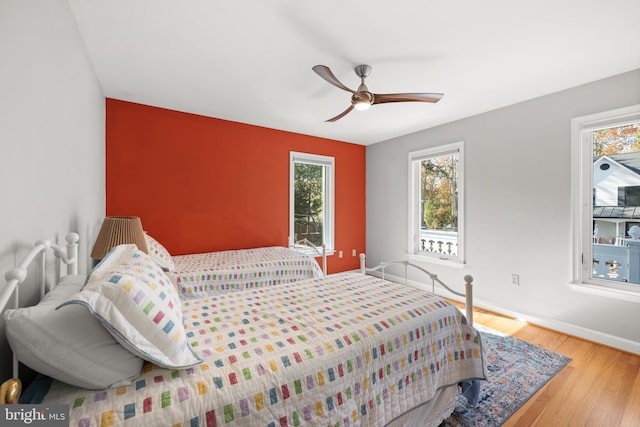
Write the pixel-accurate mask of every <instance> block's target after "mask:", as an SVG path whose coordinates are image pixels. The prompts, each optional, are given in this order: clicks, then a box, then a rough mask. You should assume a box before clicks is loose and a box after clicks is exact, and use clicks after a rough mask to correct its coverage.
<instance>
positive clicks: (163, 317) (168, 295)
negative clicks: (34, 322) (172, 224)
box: [61, 245, 201, 368]
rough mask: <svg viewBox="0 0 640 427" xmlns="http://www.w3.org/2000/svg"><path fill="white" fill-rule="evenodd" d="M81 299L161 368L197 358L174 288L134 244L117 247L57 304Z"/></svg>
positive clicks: (119, 337) (121, 339)
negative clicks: (189, 340) (83, 284)
mask: <svg viewBox="0 0 640 427" xmlns="http://www.w3.org/2000/svg"><path fill="white" fill-rule="evenodd" d="M71 304H81V305H84V306H85V307H87V308H88V309H89V312H90V313H91V314H92V315H93V316H95V317H96V318H97V319H98V320H99V321H100V322H101V323H102V324H103V325H104V326H105V327H106V329H107V330H108V331H109V332H111V334H112V335H113V336H114V337H115V338H116V339H117V340H118V341H119V342H120V344H122V346H124V347H125V348H126V349H128V350H129V351H131V352H132V353H134V354H136V355H138V356H140V357H141V358H143V359H145V360H148V361H150V362H153V363H155V364H156V365H158V366H161V367H164V368H186V367H189V366H193V365H196V364H198V363H200V362H201V360H200V358H198V357H197V356H196V355H195V354H194V353H193V351H192V350H191V347H190V346H189V344H188V342H187V336H186V333H185V331H184V327H183V323H182V305H181V301H180V297H179V295H178V293H177V292H176V290H175V288H174V287H173V285H172V284H171V282H170V281H169V279H168V278H167V276H166V275H165V274H164V272H163V271H162V270H161V269H160V267H159V266H158V265H157V264H156V263H155V262H154V261H153V260H152V259H151V258H150V256H149V255H147V254H145V253H144V252H142V251H140V250H138V249H137V248H136V246H135V245H120V246H116V247H115V248H113V249H112V250H111V252H109V254H107V256H106V257H105V258H104V259H103V260H102V261H101V262H100V263H99V264H98V265H97V266H96V268H95V269H94V270H93V271H92V272H91V274H90V275H89V278H88V281H87V283H86V285H85V286H84V288H82V290H81V291H80V292H78V293H77V294H75V295H73V296H72V297H71V299H70V300H69V301H67V302H65V303H64V304H62V305H61V307H62V306H66V305H71Z"/></svg>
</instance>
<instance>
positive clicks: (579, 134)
mask: <svg viewBox="0 0 640 427" xmlns="http://www.w3.org/2000/svg"><path fill="white" fill-rule="evenodd" d="M637 121H640V104H637V105H632V106H629V107H624V108H618V109H614V110H608V111H603V112H599V113H595V114H590V115H586V116H580V117H575V118H573V119H571V199H572V203H571V219H572V222H573V227H572V234H573V239H572V240H573V242H572V259H571V261H572V267H573V268H572V277H571V282H570V284H571V285H575V286H576V288H577V289H578V290H585V291H588V292H589V291H592V292H594V293H597V294H599V295H604V296H609V297H613V298H618V299H623V300H628V301H636V302H640V285H638V284H634V285H631V284H626V283H624V282H615V281H612V280H603V279H598V278H593V277H591V270H592V268H593V266H592V263H590V262H587V261H586V260H590V259H593V225H592V224H593V206H594V190H593V138H592V133H593V131H595V130H598V129H604V128H609V127H614V126H623V125H625V124H630V123H635V122H637Z"/></svg>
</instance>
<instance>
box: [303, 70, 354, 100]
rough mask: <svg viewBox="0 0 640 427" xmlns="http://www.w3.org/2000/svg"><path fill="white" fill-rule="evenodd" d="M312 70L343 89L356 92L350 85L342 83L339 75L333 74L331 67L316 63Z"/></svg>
mask: <svg viewBox="0 0 640 427" xmlns="http://www.w3.org/2000/svg"><path fill="white" fill-rule="evenodd" d="M312 70H313V71H315V72H316V74H317V75H319V76H320V77H322V78H323V79H325V80H326V81H328V82H329V83H331V84H332V85H334V86H336V87H339V88H340V89H342V90H346V91H347V92H351V93H356V92H355V91H354V90H353V89H349V88H348V87H346V86H345V85H343V84H342V83H340V80H338V79H337V77H336V76H334V75H333V73H332V72H331V70H330V69H329V67H327V66H325V65H316V66H314V67H313V68H312Z"/></svg>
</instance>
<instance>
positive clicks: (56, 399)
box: [43, 273, 485, 427]
mask: <svg viewBox="0 0 640 427" xmlns="http://www.w3.org/2000/svg"><path fill="white" fill-rule="evenodd" d="M183 315H184V324H185V329H186V332H187V335H188V337H189V343H190V345H191V347H192V348H193V350H194V351H195V352H196V353H197V354H198V355H199V356H200V357H201V358H203V359H204V360H205V363H202V364H200V365H197V366H195V367H191V368H187V369H183V370H167V369H161V368H158V367H156V366H154V365H151V364H147V365H145V367H144V368H143V372H142V374H141V375H140V377H139V378H137V379H136V380H134V381H133V383H132V384H131V385H128V386H123V387H117V388H113V389H108V390H102V391H95V390H93V391H91V390H83V389H78V388H73V387H71V386H67V385H65V384H62V383H56V382H54V384H53V385H52V387H51V389H50V391H49V393H48V395H47V396H46V398H45V400H44V402H43V403H45V404H46V403H68V404H69V405H70V407H71V410H70V426H72V427H87V426H101V427H110V426H118V425H123V426H160V425H162V426H182V427H187V426H190V427H195V426H203V427H204V426H207V427H213V426H228V427H236V426H250V427H256V426H266V427H288V426H299V425H313V426H340V427H348V426H364V425H366V426H382V425H384V424H385V423H387V422H389V421H391V420H393V419H394V418H396V417H397V416H399V415H401V414H403V413H405V412H407V411H410V410H411V409H412V408H415V407H418V406H419V405H421V404H422V403H423V402H426V401H429V400H430V399H431V398H432V397H433V396H434V394H435V393H436V391H437V390H439V389H441V388H442V387H444V386H448V385H452V384H457V383H458V382H460V381H461V380H464V379H468V378H480V379H483V378H485V364H484V354H483V351H484V349H483V346H482V342H481V340H480V336H479V334H478V332H477V331H476V330H475V329H473V328H472V327H471V326H469V325H468V324H467V323H466V320H465V318H464V316H463V315H462V314H461V313H460V311H459V310H458V309H456V308H455V307H454V306H453V305H451V304H450V303H449V302H447V301H446V300H444V299H442V298H440V297H437V296H433V295H430V294H428V293H425V292H424V291H420V290H416V289H414V288H411V287H406V286H403V285H400V284H396V283H392V282H389V281H385V280H382V279H379V278H376V277H373V276H366V275H361V274H358V273H340V274H333V275H329V276H325V277H322V278H316V279H309V280H305V281H298V282H292V283H287V284H282V285H281V286H275V287H268V288H264V287H262V288H255V289H248V290H244V291H238V292H232V293H226V294H219V295H211V296H208V297H204V298H200V299H188V300H184V301H183Z"/></svg>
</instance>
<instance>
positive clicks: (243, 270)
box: [173, 246, 323, 297]
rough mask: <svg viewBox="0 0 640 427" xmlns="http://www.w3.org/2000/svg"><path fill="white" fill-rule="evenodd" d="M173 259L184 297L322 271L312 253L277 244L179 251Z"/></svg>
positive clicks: (306, 275)
mask: <svg viewBox="0 0 640 427" xmlns="http://www.w3.org/2000/svg"><path fill="white" fill-rule="evenodd" d="M173 260H174V263H175V270H176V271H174V272H173V274H174V275H175V276H176V281H177V286H178V289H179V290H180V293H181V294H182V295H183V296H184V297H202V296H207V295H211V294H217V293H223V292H230V291H238V290H242V289H252V288H262V287H265V286H271V285H277V284H281V283H288V282H293V281H296V280H301V279H309V278H313V277H321V276H322V275H323V273H322V269H321V268H320V266H319V265H318V263H317V262H316V260H315V259H314V258H313V257H312V256H310V255H305V254H304V253H301V252H299V251H295V250H292V249H288V248H284V247H279V246H273V247H265V248H251V249H241V250H233V251H220V252H208V253H203V254H192V255H180V256H175V257H173Z"/></svg>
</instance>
